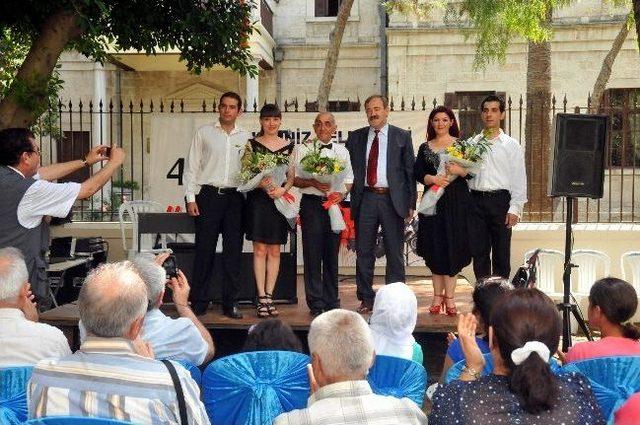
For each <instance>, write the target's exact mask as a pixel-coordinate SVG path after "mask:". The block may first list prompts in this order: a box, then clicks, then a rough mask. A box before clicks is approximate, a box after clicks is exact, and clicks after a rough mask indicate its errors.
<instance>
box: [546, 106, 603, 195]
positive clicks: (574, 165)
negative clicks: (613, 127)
mask: <svg viewBox="0 0 640 425" xmlns="http://www.w3.org/2000/svg"><path fill="white" fill-rule="evenodd" d="M553 128H554V136H555V137H554V138H553V146H552V148H551V161H550V163H549V185H548V193H549V196H568V197H574V198H581V197H582V198H594V199H596V198H602V192H603V186H604V161H605V145H606V139H607V137H606V136H607V128H608V117H607V116H606V115H586V114H585V115H583V114H557V115H556V116H555V118H554V125H553Z"/></svg>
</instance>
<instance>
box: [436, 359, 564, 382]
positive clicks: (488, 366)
mask: <svg viewBox="0 0 640 425" xmlns="http://www.w3.org/2000/svg"><path fill="white" fill-rule="evenodd" d="M483 357H484V361H485V365H484V369H482V373H481V375H482V376H485V375H488V374H490V373H491V372H493V357H491V354H490V353H487V354H484V355H483ZM549 364H550V366H551V370H552V371H553V373H556V374H557V373H560V370H561V367H560V364H559V363H558V361H557V360H556V359H554V358H551V360H550V363H549ZM465 365H466V361H465V360H460V361H459V362H456V363H454V364H453V365H452V366H451V367H450V368H449V370H447V374H446V375H445V376H444V383H445V384H448V383H449V382H451V381H456V380H458V379H460V374H461V373H462V369H464V366H465Z"/></svg>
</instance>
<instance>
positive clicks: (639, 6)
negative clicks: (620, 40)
mask: <svg viewBox="0 0 640 425" xmlns="http://www.w3.org/2000/svg"><path fill="white" fill-rule="evenodd" d="M633 18H634V19H635V22H636V37H637V42H638V49H639V50H640V0H633Z"/></svg>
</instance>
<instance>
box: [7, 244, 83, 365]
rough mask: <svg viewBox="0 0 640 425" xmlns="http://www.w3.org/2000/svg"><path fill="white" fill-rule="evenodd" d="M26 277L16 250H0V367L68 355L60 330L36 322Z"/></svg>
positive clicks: (36, 317) (36, 318) (35, 312)
mask: <svg viewBox="0 0 640 425" xmlns="http://www.w3.org/2000/svg"><path fill="white" fill-rule="evenodd" d="M28 280H29V273H28V272H27V265H26V264H25V261H24V257H23V256H22V253H21V252H20V250H19V249H17V248H2V249H0V342H1V344H0V367H4V366H22V365H25V366H26V365H34V364H36V363H37V362H39V361H40V360H42V359H46V358H48V357H55V358H58V357H62V356H66V355H68V354H71V350H70V349H69V343H68V342H67V338H65V336H64V334H63V333H62V332H61V331H60V329H58V328H54V327H53V326H49V325H46V324H44V323H38V310H37V309H36V306H35V303H34V302H33V300H32V299H33V295H32V294H31V287H30V284H29V282H28Z"/></svg>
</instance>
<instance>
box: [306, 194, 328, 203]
mask: <svg viewBox="0 0 640 425" xmlns="http://www.w3.org/2000/svg"><path fill="white" fill-rule="evenodd" d="M302 197H303V198H309V199H313V200H314V201H320V202H324V201H326V200H327V197H326V196H320V195H312V194H310V193H303V194H302Z"/></svg>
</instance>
